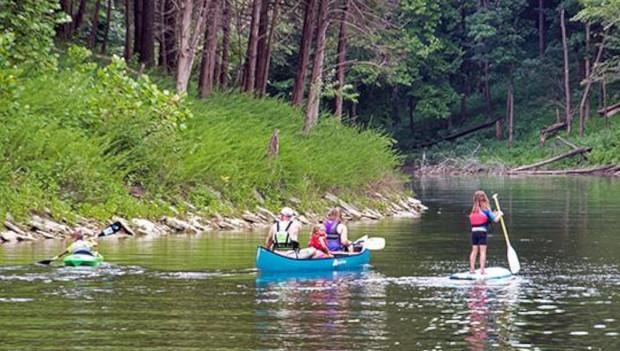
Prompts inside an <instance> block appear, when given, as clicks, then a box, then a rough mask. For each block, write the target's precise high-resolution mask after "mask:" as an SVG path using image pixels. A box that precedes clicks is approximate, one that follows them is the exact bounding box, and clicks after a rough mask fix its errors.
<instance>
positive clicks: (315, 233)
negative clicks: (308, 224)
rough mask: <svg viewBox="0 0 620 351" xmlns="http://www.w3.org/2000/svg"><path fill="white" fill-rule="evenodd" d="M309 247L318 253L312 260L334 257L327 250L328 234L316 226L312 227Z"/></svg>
mask: <svg viewBox="0 0 620 351" xmlns="http://www.w3.org/2000/svg"><path fill="white" fill-rule="evenodd" d="M308 247H311V248H314V249H315V250H316V251H315V253H314V255H312V258H324V257H332V256H333V255H332V254H331V253H330V252H329V249H328V248H327V234H326V233H325V232H324V231H323V230H321V227H320V226H318V225H315V226H314V227H312V233H311V234H310V241H309V242H308Z"/></svg>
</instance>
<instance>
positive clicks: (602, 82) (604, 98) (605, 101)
mask: <svg viewBox="0 0 620 351" xmlns="http://www.w3.org/2000/svg"><path fill="white" fill-rule="evenodd" d="M601 92H602V93H603V94H602V95H603V111H605V128H607V129H609V113H607V112H608V111H607V86H606V82H605V74H603V79H602V80H601Z"/></svg>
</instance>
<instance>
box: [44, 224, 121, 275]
mask: <svg viewBox="0 0 620 351" xmlns="http://www.w3.org/2000/svg"><path fill="white" fill-rule="evenodd" d="M124 228H125V226H123V224H122V223H121V222H114V223H112V224H110V225H109V226H107V227H105V228H103V230H102V231H101V233H99V234H98V235H97V237H98V238H100V237H102V236H110V235H112V234H115V233H117V232H118V231H119V230H121V229H124ZM125 231H127V230H125ZM127 232H128V231H127ZM128 233H129V232H128ZM63 254H64V253H63ZM63 254H61V255H58V256H55V257H52V258H50V259H47V260H41V261H38V262H37V264H40V265H46V266H47V265H49V264H51V263H52V262H54V261H56V260H57V259H59V258H60V257H62V256H63Z"/></svg>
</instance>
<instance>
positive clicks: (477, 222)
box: [469, 210, 489, 227]
mask: <svg viewBox="0 0 620 351" xmlns="http://www.w3.org/2000/svg"><path fill="white" fill-rule="evenodd" d="M469 223H471V226H472V227H480V226H483V225H486V224H487V223H489V217H487V215H486V214H484V212H482V210H479V211H477V212H474V213H472V214H470V215H469Z"/></svg>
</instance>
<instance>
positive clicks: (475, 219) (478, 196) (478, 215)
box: [469, 190, 504, 274]
mask: <svg viewBox="0 0 620 351" xmlns="http://www.w3.org/2000/svg"><path fill="white" fill-rule="evenodd" d="M503 215H504V214H503V213H502V211H491V208H490V206H489V198H488V197H487V194H485V193H484V191H482V190H478V191H476V192H475V193H474V205H473V207H472V209H471V213H470V214H469V223H470V224H471V254H470V255H469V272H470V273H474V272H475V268H476V256H478V252H480V274H484V266H485V263H486V259H487V233H488V226H489V223H491V222H497V221H499V219H500V218H501V217H502V216H503Z"/></svg>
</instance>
